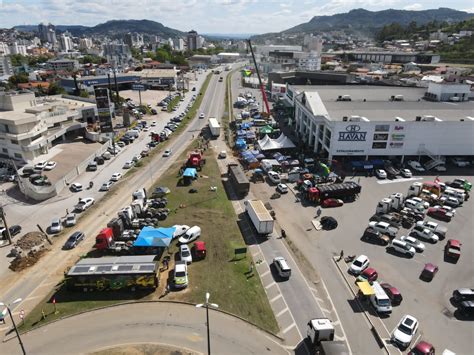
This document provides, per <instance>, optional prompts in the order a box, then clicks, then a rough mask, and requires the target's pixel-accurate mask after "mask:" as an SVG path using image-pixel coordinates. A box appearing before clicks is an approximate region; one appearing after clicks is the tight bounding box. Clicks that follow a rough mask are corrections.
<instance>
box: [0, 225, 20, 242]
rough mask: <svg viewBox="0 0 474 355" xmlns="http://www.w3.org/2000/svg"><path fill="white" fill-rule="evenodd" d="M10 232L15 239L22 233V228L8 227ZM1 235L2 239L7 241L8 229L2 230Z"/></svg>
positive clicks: (0, 229) (17, 226)
mask: <svg viewBox="0 0 474 355" xmlns="http://www.w3.org/2000/svg"><path fill="white" fill-rule="evenodd" d="M8 230H9V231H10V237H11V238H13V237H14V236H15V235H17V234H18V233H20V232H21V226H19V225H18V224H15V225H13V226H10V227H8ZM0 235H1V238H2V239H7V238H8V236H7V229H6V228H4V227H2V228H0Z"/></svg>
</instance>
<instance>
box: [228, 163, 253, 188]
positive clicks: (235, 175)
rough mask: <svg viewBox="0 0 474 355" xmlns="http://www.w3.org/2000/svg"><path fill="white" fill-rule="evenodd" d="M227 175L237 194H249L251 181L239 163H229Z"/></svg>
mask: <svg viewBox="0 0 474 355" xmlns="http://www.w3.org/2000/svg"><path fill="white" fill-rule="evenodd" d="M227 175H228V178H229V182H230V183H231V185H232V187H233V188H234V191H235V192H236V193H237V195H239V196H247V194H248V193H249V190H250V182H249V179H247V176H246V175H245V173H244V171H243V170H242V168H241V167H240V166H239V165H238V164H229V165H227Z"/></svg>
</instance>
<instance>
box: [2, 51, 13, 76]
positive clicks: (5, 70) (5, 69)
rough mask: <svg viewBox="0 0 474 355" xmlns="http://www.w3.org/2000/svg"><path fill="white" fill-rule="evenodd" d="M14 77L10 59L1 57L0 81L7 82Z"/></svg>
mask: <svg viewBox="0 0 474 355" xmlns="http://www.w3.org/2000/svg"><path fill="white" fill-rule="evenodd" d="M12 75H13V67H12V62H11V60H10V57H7V56H0V80H6V79H8V78H9V77H10V76H12Z"/></svg>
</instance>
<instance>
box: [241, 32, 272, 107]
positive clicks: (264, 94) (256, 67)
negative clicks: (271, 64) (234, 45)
mask: <svg viewBox="0 0 474 355" xmlns="http://www.w3.org/2000/svg"><path fill="white" fill-rule="evenodd" d="M247 42H248V44H249V47H250V53H252V59H253V63H254V65H255V71H256V72H257V77H258V83H259V84H260V91H261V92H262V97H263V101H264V102H265V108H266V109H267V113H268V114H269V115H270V105H269V104H268V100H267V94H266V93H265V88H264V87H263V83H262V78H261V77H260V72H259V71H258V65H257V61H256V60H255V55H254V53H253V48H252V42H251V41H250V39H248V40H247Z"/></svg>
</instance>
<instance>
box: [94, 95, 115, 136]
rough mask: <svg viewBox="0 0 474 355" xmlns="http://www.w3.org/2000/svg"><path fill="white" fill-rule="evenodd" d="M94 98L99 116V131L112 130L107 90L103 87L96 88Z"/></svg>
mask: <svg viewBox="0 0 474 355" xmlns="http://www.w3.org/2000/svg"><path fill="white" fill-rule="evenodd" d="M95 100H96V104H97V113H98V116H99V126H100V131H101V132H102V133H107V132H113V127H112V112H111V109H110V98H109V90H108V89H105V88H96V89H95Z"/></svg>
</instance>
